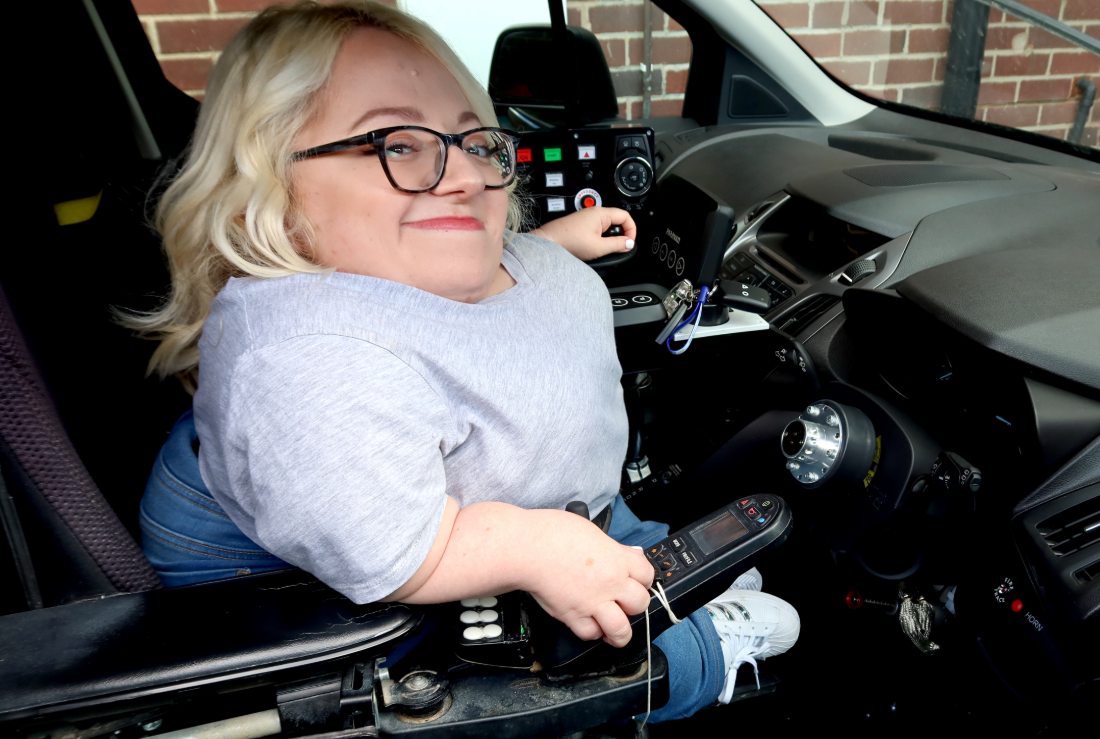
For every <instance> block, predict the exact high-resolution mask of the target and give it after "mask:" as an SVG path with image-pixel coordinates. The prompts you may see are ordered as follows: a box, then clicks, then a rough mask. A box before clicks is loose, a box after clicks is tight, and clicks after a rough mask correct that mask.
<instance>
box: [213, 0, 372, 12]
mask: <svg viewBox="0 0 1100 739" xmlns="http://www.w3.org/2000/svg"><path fill="white" fill-rule="evenodd" d="M214 4H215V5H217V6H218V10H219V11H221V12H222V13H239V12H241V11H245V10H263V9H264V8H266V7H267V6H268V5H274V4H275V2H272V0H214ZM392 4H393V3H386V5H392Z"/></svg>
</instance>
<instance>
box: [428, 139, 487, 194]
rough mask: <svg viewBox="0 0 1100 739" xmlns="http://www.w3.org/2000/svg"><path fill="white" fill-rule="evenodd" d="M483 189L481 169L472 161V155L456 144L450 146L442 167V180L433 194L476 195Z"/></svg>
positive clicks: (483, 182) (483, 177) (483, 178)
mask: <svg viewBox="0 0 1100 739" xmlns="http://www.w3.org/2000/svg"><path fill="white" fill-rule="evenodd" d="M484 189H485V175H484V173H483V172H482V170H481V168H480V167H479V166H478V165H477V163H476V162H474V160H473V155H471V154H467V153H466V152H465V151H463V149H462V147H461V146H459V145H458V144H451V146H450V147H448V149H447V162H446V164H445V165H444V167H443V179H441V180H440V181H439V185H437V186H436V188H435V190H433V192H434V193H435V194H436V195H444V194H447V193H453V192H465V193H467V194H469V195H476V194H478V193H479V192H481V191H482V190H484Z"/></svg>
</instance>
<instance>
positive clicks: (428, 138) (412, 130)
mask: <svg viewBox="0 0 1100 739" xmlns="http://www.w3.org/2000/svg"><path fill="white" fill-rule="evenodd" d="M518 141H519V134H518V133H516V132H515V131H509V130H508V129H506V128H475V129H473V130H471V131H466V132H464V133H439V132H438V131H433V130H431V129H430V128H424V127H423V126H393V127H391V128H380V129H378V130H377V131H371V132H369V133H364V134H361V135H359V136H352V137H351V138H347V139H341V140H340V141H333V142H332V143H331V144H324V145H322V146H315V147H313V148H312V149H304V150H302V151H298V152H295V153H294V154H291V160H292V161H299V160H302V159H310V158H312V157H317V156H321V155H323V154H333V153H335V152H338V151H346V150H348V149H358V148H360V147H369V149H368V150H367V151H364V152H363V153H364V154H378V153H379V152H382V153H383V155H380V156H379V157H378V159H379V161H381V162H382V169H383V171H385V173H386V178H387V179H388V180H389V181H390V184H391V185H393V187H394V189H395V190H400V191H401V192H413V193H416V192H428V191H429V190H434V189H435V188H436V187H437V186H438V185H439V183H440V182H441V181H442V180H443V170H444V169H445V168H446V166H447V152H448V151H449V150H450V148H451V146H457V147H458V148H459V149H461V150H462V151H463V152H465V153H466V154H467V155H469V156H470V158H471V159H472V160H473V161H474V162H476V163H477V165H478V167H479V169H481V170H482V172H483V173H484V175H485V187H487V188H489V189H496V188H501V187H507V186H508V185H510V184H512V181H513V180H514V179H515V178H516V143H517V142H518Z"/></svg>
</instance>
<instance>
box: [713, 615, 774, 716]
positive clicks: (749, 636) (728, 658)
mask: <svg viewBox="0 0 1100 739" xmlns="http://www.w3.org/2000/svg"><path fill="white" fill-rule="evenodd" d="M705 607H706V609H707V611H709V612H710V614H711V617H712V618H711V620H712V621H714V629H715V631H717V632H718V637H719V641H720V642H721V644H722V656H723V657H725V662H726V682H725V685H723V686H722V694H721V695H720V696H719V697H718V701H719V702H720V703H729V702H730V700H731V699H732V698H733V689H734V687H735V686H736V684H737V669H738V668H739V667H741V665H743V664H745V663H746V662H747V663H749V664H750V665H752V671H753V675H754V676H755V677H756V689H757V690H760V669H759V667H758V666H757V664H756V657H757V656H759V655H761V654H763V653H764V652H766V651H768V650H769V649H771V642H769V641H768V633H769V629H768V627H767V626H761V627H760V629H761V630H762V631H763V633H762V634H760V635H758V634H757V633H756V630H757V625H756V624H755V623H754V624H752V625H751V626H749V627H748V629H745V628H735V626H734V623H735V622H731V621H729V620H727V618H728V613H729V612H728V611H727V610H726V609H725V608H724V607H722V606H721V604H717V603H708V604H707V605H706V606H705ZM716 607H717V608H716ZM717 609H721V611H722V613H718V614H716V613H715V611H716V610H717ZM715 615H718V616H720V617H721V619H722V620H718V619H716V618H714V616H715Z"/></svg>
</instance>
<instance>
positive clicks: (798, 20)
mask: <svg viewBox="0 0 1100 739" xmlns="http://www.w3.org/2000/svg"><path fill="white" fill-rule="evenodd" d="M756 1H757V4H758V5H759V6H760V7H761V8H763V9H764V11H765V12H766V13H768V15H770V16H771V17H772V19H773V20H775V22H776V23H778V24H779V25H780V26H781V27H782V28H783V29H784V30H785V31H787V32H788V33H789V34H790V36H791V37H792V38H793V39H794V40H795V41H796V42H797V43H798V44H799V45H800V46H801V47H802V48H803V49H805V50H806V52H807V53H808V54H810V56H812V57H813V58H814V59H815V60H816V61H817V62H818V63H819V64H820V65H821V66H822V67H824V68H825V69H826V70H827V71H828V72H829V73H830V74H832V75H833V76H834V77H836V78H837V79H839V80H840V81H842V82H844V83H846V84H848V85H850V86H851V87H852V88H854V89H856V90H859V91H860V92H863V93H865V94H867V95H870V96H873V97H876V98H881V99H884V100H890V101H893V102H897V103H901V104H903V105H912V106H915V107H918V108H925V109H928V110H937V111H941V112H944V113H952V114H955V115H962V116H965V117H968V118H973V119H976V120H980V121H987V122H990V123H997V124H1000V125H1003V126H1010V127H1013V128H1019V129H1023V130H1026V131H1034V132H1035V133H1039V134H1043V135H1044V136H1052V137H1055V138H1059V139H1066V138H1068V137H1070V136H1071V133H1072V134H1073V135H1074V136H1076V135H1078V132H1077V131H1074V123H1075V121H1076V119H1077V115H1078V112H1079V111H1080V110H1081V109H1082V100H1083V99H1084V100H1085V101H1086V103H1087V99H1088V96H1087V95H1086V91H1087V89H1088V88H1089V86H1090V84H1091V85H1100V55H1098V54H1096V53H1093V52H1090V51H1088V50H1087V49H1085V48H1082V47H1081V46H1079V45H1077V44H1075V43H1073V42H1072V41H1070V40H1067V39H1066V38H1065V37H1064V36H1059V35H1056V34H1055V33H1052V32H1051V30H1048V29H1049V28H1051V27H1056V23H1055V22H1057V23H1060V24H1062V25H1063V27H1065V28H1069V29H1072V31H1076V32H1077V33H1078V34H1081V35H1083V36H1085V37H1086V38H1090V39H1092V41H1093V43H1094V44H1096V43H1097V40H1098V39H1100V2H1098V0H1017V2H1015V5H1016V6H1019V5H1023V6H1026V8H1029V9H1032V10H1034V11H1037V12H1038V13H1040V14H1042V17H1040V18H1038V19H1037V23H1032V22H1029V21H1028V20H1025V19H1023V18H1020V17H1016V16H1013V15H1011V14H1008V13H1005V12H1004V11H1003V10H1000V9H998V8H996V7H990V4H989V3H990V0H981V2H979V0H959V2H952V1H951V0H871V1H868V0H812V1H810V2H807V0H766V1H765V0H756ZM994 4H996V3H995V2H994ZM1000 4H1001V5H1006V4H1007V3H1000ZM1020 12H1024V11H1023V10H1021V11H1020ZM1039 24H1042V25H1044V26H1046V28H1043V27H1040V25H1039ZM953 27H954V29H955V34H954V35H955V36H956V39H955V40H954V42H953V40H952V35H953V34H952V28H953ZM1071 35H1072V34H1071ZM953 43H954V45H953ZM968 64H969V65H970V66H969V69H971V70H972V72H970V73H968V72H967V68H968ZM979 66H980V71H979ZM1082 79H1084V80H1085V82H1084V83H1080V81H1081V80H1082ZM1079 83H1080V84H1079ZM1098 107H1100V106H1097V105H1093V106H1092V107H1091V109H1088V108H1086V112H1085V119H1084V125H1083V126H1081V127H1080V131H1079V136H1080V138H1079V140H1078V143H1083V144H1085V145H1087V146H1091V147H1097V146H1098V143H1097V134H1098V132H1100V113H1098Z"/></svg>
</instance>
